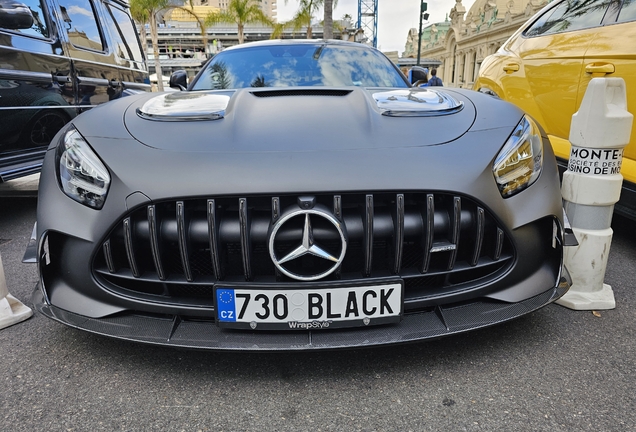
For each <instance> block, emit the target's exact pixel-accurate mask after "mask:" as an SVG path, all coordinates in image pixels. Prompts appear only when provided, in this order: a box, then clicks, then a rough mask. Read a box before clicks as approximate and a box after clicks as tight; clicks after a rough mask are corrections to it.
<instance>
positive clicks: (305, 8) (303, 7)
mask: <svg viewBox="0 0 636 432" xmlns="http://www.w3.org/2000/svg"><path fill="white" fill-rule="evenodd" d="M287 1H288V0H285V4H287ZM323 2H324V0H298V3H299V8H298V11H296V14H295V15H294V17H293V18H292V19H291V20H290V21H289V22H288V23H287V26H288V27H292V28H293V29H294V31H295V32H296V31H298V30H300V29H301V28H303V27H305V26H307V39H311V38H312V36H313V35H312V29H311V20H312V19H313V17H314V14H315V13H316V12H318V10H319V9H320V7H321V6H322V4H323Z"/></svg>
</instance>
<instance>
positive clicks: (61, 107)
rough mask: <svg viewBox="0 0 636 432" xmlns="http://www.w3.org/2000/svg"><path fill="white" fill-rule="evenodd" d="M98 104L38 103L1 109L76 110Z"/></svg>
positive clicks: (2, 108) (2, 109) (0, 108)
mask: <svg viewBox="0 0 636 432" xmlns="http://www.w3.org/2000/svg"><path fill="white" fill-rule="evenodd" d="M96 106H97V105H37V106H10V107H0V111H10V110H37V111H40V110H43V109H47V110H49V109H63V110H76V109H77V108H88V107H96Z"/></svg>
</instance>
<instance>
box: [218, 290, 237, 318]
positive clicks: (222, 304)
mask: <svg viewBox="0 0 636 432" xmlns="http://www.w3.org/2000/svg"><path fill="white" fill-rule="evenodd" d="M234 299H235V297H234V290H233V289H218V290H216V307H217V309H218V311H217V317H218V318H219V321H225V322H235V321H236V303H235V301H234Z"/></svg>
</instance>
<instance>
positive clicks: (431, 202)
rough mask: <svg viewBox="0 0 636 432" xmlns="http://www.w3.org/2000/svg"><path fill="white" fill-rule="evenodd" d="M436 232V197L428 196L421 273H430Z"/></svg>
mask: <svg viewBox="0 0 636 432" xmlns="http://www.w3.org/2000/svg"><path fill="white" fill-rule="evenodd" d="M434 232H435V196H434V195H433V194H428V195H426V218H425V220H424V236H423V239H422V249H424V259H423V262H422V266H421V268H420V272H421V273H426V272H428V267H429V265H430V263H431V249H432V248H433V235H434Z"/></svg>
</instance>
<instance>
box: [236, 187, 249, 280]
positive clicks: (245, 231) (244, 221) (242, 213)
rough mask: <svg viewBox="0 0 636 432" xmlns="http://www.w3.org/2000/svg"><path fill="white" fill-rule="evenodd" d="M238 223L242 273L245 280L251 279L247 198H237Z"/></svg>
mask: <svg viewBox="0 0 636 432" xmlns="http://www.w3.org/2000/svg"><path fill="white" fill-rule="evenodd" d="M239 225H240V229H241V257H242V259H243V273H244V276H245V280H246V281H250V280H252V265H251V264H252V263H251V260H250V236H249V224H248V213H247V198H239Z"/></svg>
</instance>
